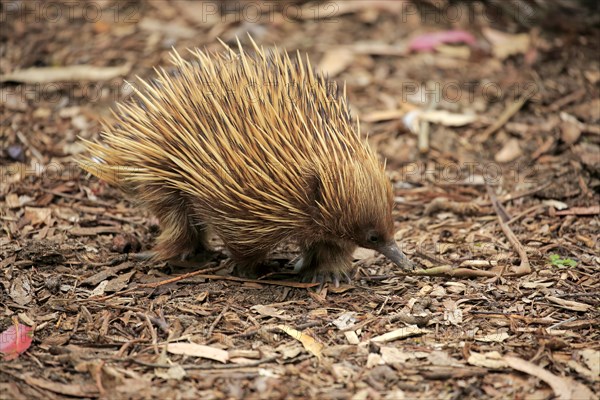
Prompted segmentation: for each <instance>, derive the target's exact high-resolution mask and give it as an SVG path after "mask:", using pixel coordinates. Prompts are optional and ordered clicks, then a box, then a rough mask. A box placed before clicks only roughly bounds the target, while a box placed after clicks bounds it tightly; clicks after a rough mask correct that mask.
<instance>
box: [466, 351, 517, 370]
mask: <svg viewBox="0 0 600 400" xmlns="http://www.w3.org/2000/svg"><path fill="white" fill-rule="evenodd" d="M467 362H468V363H469V364H471V365H474V366H476V367H484V368H491V369H502V368H506V367H507V366H508V364H507V363H506V361H505V360H504V359H503V358H502V356H501V355H500V353H498V352H497V351H490V352H489V353H476V352H474V351H472V352H471V354H469V359H468V360H467Z"/></svg>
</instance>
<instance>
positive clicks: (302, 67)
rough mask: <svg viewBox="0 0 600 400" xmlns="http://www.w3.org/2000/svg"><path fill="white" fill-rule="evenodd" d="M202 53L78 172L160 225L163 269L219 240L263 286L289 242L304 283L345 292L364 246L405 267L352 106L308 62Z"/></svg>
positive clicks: (120, 112) (175, 57) (260, 52)
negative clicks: (126, 197)
mask: <svg viewBox="0 0 600 400" xmlns="http://www.w3.org/2000/svg"><path fill="white" fill-rule="evenodd" d="M224 46H225V47H226V51H225V52H224V53H223V54H212V53H206V52H202V51H200V50H195V51H194V52H193V53H192V54H193V56H194V57H195V60H194V62H189V61H185V60H184V59H183V58H182V57H181V56H180V55H179V54H178V53H177V52H175V51H173V53H172V54H171V59H172V62H173V63H174V65H175V67H176V70H177V73H176V74H168V73H166V72H165V70H163V69H160V70H157V74H158V77H157V79H156V83H155V84H149V83H147V82H145V81H143V80H141V89H138V90H136V97H137V101H136V102H132V103H126V104H119V105H118V106H117V110H116V111H115V112H114V116H115V118H116V120H117V123H116V124H114V125H111V126H106V127H105V129H104V131H103V132H102V134H101V138H102V141H101V143H93V142H87V141H86V142H85V144H86V146H87V148H88V150H89V154H90V155H89V157H88V158H82V159H80V160H79V163H80V165H81V166H82V167H83V168H84V169H85V170H86V171H88V172H90V173H91V174H93V175H95V176H97V177H98V178H100V179H103V180H105V181H107V182H109V183H110V184H113V185H115V186H118V187H120V188H121V189H122V190H124V191H126V192H128V193H131V194H132V195H133V196H134V197H135V198H136V199H137V200H138V201H139V203H140V204H141V205H142V206H144V207H146V208H147V209H148V210H149V211H150V212H152V213H153V214H154V215H156V216H157V217H158V219H159V221H160V225H161V235H160V236H159V238H158V242H157V245H156V247H155V248H154V250H153V256H154V257H155V258H156V259H161V260H166V259H171V258H174V257H181V256H185V255H187V254H192V253H197V252H198V251H203V250H207V234H208V232H209V231H211V232H214V233H215V234H216V235H218V236H219V237H220V239H221V240H222V241H223V243H224V245H225V248H226V249H227V252H228V254H229V255H230V257H231V259H232V260H233V262H234V263H235V265H236V268H235V271H236V272H237V273H238V274H240V275H244V276H253V275H255V274H256V273H257V271H258V270H257V268H258V267H259V266H260V265H261V264H262V263H263V262H264V261H265V260H266V259H267V257H268V256H269V254H270V253H271V252H272V251H273V250H274V249H275V248H276V247H277V246H279V245H280V244H282V243H284V242H293V243H295V244H297V245H298V246H299V247H300V249H301V251H302V256H301V258H300V260H299V262H298V263H297V267H298V269H299V271H300V273H301V275H302V277H303V279H304V280H305V281H318V282H327V281H331V282H333V283H334V284H336V285H338V284H339V282H340V280H342V279H349V278H348V276H349V273H350V271H351V269H352V253H353V251H354V249H355V248H356V247H357V246H361V247H366V248H370V249H374V250H376V251H378V252H380V253H382V254H384V255H385V256H387V257H388V258H389V259H390V260H391V261H393V262H394V263H395V264H396V265H397V266H399V267H401V268H409V267H412V263H411V262H410V261H409V260H408V259H407V258H406V257H405V255H404V254H403V253H402V252H401V251H400V249H399V248H398V246H397V244H396V242H395V240H394V221H393V218H392V208H393V194H392V189H391V185H390V182H389V180H388V179H387V177H386V175H385V173H384V167H383V165H382V163H380V162H379V160H378V158H377V155H376V154H375V153H374V152H373V150H372V149H371V148H370V147H369V145H368V144H367V142H366V140H364V139H362V138H361V136H360V130H359V128H358V126H357V124H355V123H354V122H353V121H352V118H351V116H350V111H349V107H348V102H347V99H346V95H345V88H344V91H343V92H344V93H339V90H338V87H337V85H336V84H335V82H332V81H328V80H327V79H326V78H325V77H324V76H323V75H321V74H319V73H316V72H314V71H313V69H312V67H311V65H310V62H309V60H308V58H307V59H305V60H303V59H302V57H300V55H299V54H298V55H297V57H296V59H295V60H294V61H292V60H291V59H290V57H289V55H288V54H287V53H286V52H278V51H277V50H274V51H269V52H267V51H265V50H264V49H263V48H262V47H261V48H259V47H258V46H257V45H256V44H255V43H254V41H252V47H253V49H252V50H253V51H252V53H253V54H252V55H250V54H248V53H247V52H246V51H245V50H244V49H243V48H242V46H241V45H240V44H239V41H238V47H239V49H238V51H237V52H235V51H233V50H232V49H230V48H229V47H227V46H226V45H225V44H224Z"/></svg>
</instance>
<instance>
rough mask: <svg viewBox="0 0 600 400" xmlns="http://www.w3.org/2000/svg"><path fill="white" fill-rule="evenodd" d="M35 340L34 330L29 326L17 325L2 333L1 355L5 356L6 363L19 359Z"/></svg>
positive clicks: (0, 339)
mask: <svg viewBox="0 0 600 400" xmlns="http://www.w3.org/2000/svg"><path fill="white" fill-rule="evenodd" d="M32 340H33V329H32V328H30V327H29V326H27V325H23V324H16V325H13V326H11V327H9V328H8V329H7V330H5V331H4V332H2V333H0V353H2V354H4V361H9V360H13V359H15V358H17V357H18V356H19V354H21V353H24V352H25V351H26V350H27V349H28V348H29V346H31V342H32Z"/></svg>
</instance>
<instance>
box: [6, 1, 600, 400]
mask: <svg viewBox="0 0 600 400" xmlns="http://www.w3.org/2000/svg"><path fill="white" fill-rule="evenodd" d="M498 4H500V5H498ZM594 7H596V9H594ZM0 10H1V17H0V18H1V19H0V24H1V25H2V28H0V29H1V34H0V38H1V39H0V42H1V43H0V54H1V60H0V73H1V79H0V81H1V83H0V93H1V101H0V109H1V110H2V113H1V118H0V128H1V133H0V140H1V143H2V146H1V148H0V221H1V225H0V227H1V229H0V283H1V285H0V305H1V309H0V312H1V317H0V331H5V330H7V329H9V328H10V327H11V326H20V327H23V326H28V327H32V328H33V329H32V331H31V333H30V336H32V337H33V342H32V344H31V346H30V347H29V348H28V349H27V351H25V352H24V353H23V354H21V355H20V356H19V357H17V358H15V359H12V360H6V359H5V360H4V361H2V362H0V397H1V398H3V399H38V398H39V399H62V398H106V399H142V398H157V399H213V398H215V399H221V398H276V399H279V398H281V399H283V398H315V399H347V398H352V399H463V398H489V399H506V398H518V399H551V398H560V399H589V398H598V393H599V392H600V378H599V371H600V344H599V343H600V330H599V329H598V326H599V324H600V312H599V310H600V309H599V307H600V275H599V272H600V256H599V254H600V251H599V250H600V248H599V244H598V238H599V236H600V217H599V215H600V206H599V203H600V202H599V199H600V195H599V188H600V180H599V179H600V147H599V146H600V97H599V82H600V62H599V59H598V48H599V46H600V41H599V37H600V36H599V26H600V25H599V21H600V18H599V13H598V10H597V5H595V2H575V1H550V0H546V1H542V0H539V1H526V0H522V1H507V2H496V3H494V2H483V3H482V2H472V1H464V2H446V1H424V0H423V1H417V2H405V1H397V2H394V1H347V2H341V1H339V2H332V3H302V2H281V3H276V2H263V3H259V2H252V1H231V2H227V3H212V2H185V1H169V2H167V1H154V2H143V3H138V2H113V1H108V0H102V1H94V2H83V1H81V2H80V1H65V2H61V1H52V2H42V3H39V2H33V1H7V2H2V4H1V5H0ZM449 30H453V32H448V31H449ZM432 32H438V38H439V37H441V38H442V40H443V41H446V42H453V43H445V44H442V45H435V49H434V50H428V49H427V47H428V46H429V45H428V44H427V43H430V41H431V36H423V35H424V34H426V33H432ZM247 33H250V34H251V35H252V37H253V38H254V39H255V40H256V42H258V43H259V44H261V45H264V46H265V47H272V46H273V45H276V46H277V47H278V48H279V49H286V50H287V51H289V52H295V51H296V50H299V51H300V52H301V53H307V54H308V55H309V57H310V59H311V60H312V61H313V63H314V65H316V66H317V68H318V69H320V70H323V71H326V72H327V73H328V74H329V76H330V77H331V79H334V80H336V81H339V82H342V81H345V82H346V85H347V93H348V96H349V99H350V103H351V105H352V110H353V113H354V114H355V116H358V117H359V118H360V120H361V130H362V132H364V133H366V132H368V133H369V141H370V142H371V144H372V145H373V146H374V147H375V148H376V149H377V150H378V151H379V153H380V154H381V155H382V157H385V159H386V160H387V169H388V171H389V176H390V178H391V179H392V182H393V184H394V190H395V196H396V207H395V210H394V216H395V219H396V223H397V229H398V233H397V240H398V242H399V243H400V244H401V245H402V248H403V250H404V251H405V252H406V254H408V255H409V256H410V258H411V259H412V260H413V261H414V262H415V263H416V264H417V265H418V266H419V269H418V271H417V272H415V273H410V274H406V273H405V272H404V271H399V270H398V269H397V268H395V267H394V266H393V265H392V264H391V263H390V262H388V261H387V260H386V259H384V258H383V257H382V256H380V255H378V254H375V253H373V252H369V251H362V250H360V251H357V253H356V254H355V256H356V257H355V258H356V273H355V276H354V281H353V283H352V284H350V285H342V286H341V287H340V288H334V287H330V286H328V285H327V286H325V287H323V288H318V287H315V286H314V285H310V284H304V283H299V282H298V281H297V280H295V278H294V276H293V274H292V273H291V267H290V265H289V263H288V261H290V260H293V259H294V257H296V256H297V254H296V252H295V250H294V249H293V248H283V249H281V250H280V251H279V252H278V253H277V254H275V255H274V256H273V258H274V260H275V261H277V262H278V263H280V264H281V265H282V267H283V272H282V273H281V274H279V275H276V276H269V277H267V278H266V279H264V280H261V281H252V280H247V279H239V278H235V277H232V276H231V275H230V274H229V272H230V269H229V268H228V267H229V263H228V262H227V259H226V257H225V256H224V255H223V254H222V253H220V252H217V253H215V255H214V256H213V257H212V258H211V259H209V260H205V261H203V262H195V263H193V262H188V263H183V262H182V263H170V264H169V263H156V262H149V261H139V260H138V259H136V258H135V256H133V254H135V253H137V252H140V251H144V250H148V249H150V248H151V247H152V245H153V243H154V240H155V238H156V236H157V233H158V227H157V225H156V224H157V220H156V218H155V217H154V216H152V215H148V213H146V212H145V210H143V209H139V208H136V207H135V205H134V203H132V202H131V201H130V199H128V198H127V197H125V196H124V195H122V194H121V193H119V192H118V191H117V190H115V189H114V188H111V187H109V186H107V185H106V184H105V183H103V182H101V181H99V180H97V179H96V178H93V177H90V176H88V175H86V174H85V173H83V172H82V171H80V170H79V169H78V168H77V166H75V164H74V163H73V157H74V156H76V155H77V154H80V153H81V152H82V151H83V147H82V145H81V143H80V142H79V141H78V136H80V137H83V138H96V137H98V134H99V132H100V130H101V120H103V119H107V121H108V122H109V123H110V120H111V115H110V108H111V107H114V105H115V102H117V101H123V100H125V99H127V98H129V97H130V96H131V87H130V86H129V85H128V84H127V83H125V81H128V82H131V83H132V84H133V85H135V79H136V78H135V77H136V76H140V77H144V78H147V77H152V76H153V69H152V68H153V67H154V66H163V67H168V66H169V58H168V53H169V51H170V49H171V48H172V47H174V48H175V49H177V50H178V51H179V52H180V53H181V54H186V51H185V49H186V48H194V47H200V48H206V49H207V50H210V51H220V49H221V48H222V47H221V45H220V44H219V42H218V40H217V38H221V39H222V40H223V41H225V42H226V43H228V44H231V45H233V44H234V43H235V37H236V36H239V37H240V40H241V42H242V43H244V44H248V43H249V42H248V39H247ZM74 66H79V67H75V68H73V67H74ZM50 67H51V68H52V70H51V71H50V72H49V70H48V68H50ZM214 244H215V247H216V249H217V250H219V249H220V247H219V243H218V240H216V239H215V241H214ZM0 339H1V340H0V341H3V342H8V341H9V336H8V335H4V334H3V335H2V336H1V337H0Z"/></svg>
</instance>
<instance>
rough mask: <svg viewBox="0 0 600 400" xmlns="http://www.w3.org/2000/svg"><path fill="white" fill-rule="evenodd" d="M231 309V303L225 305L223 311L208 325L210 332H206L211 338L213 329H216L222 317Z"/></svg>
mask: <svg viewBox="0 0 600 400" xmlns="http://www.w3.org/2000/svg"><path fill="white" fill-rule="evenodd" d="M228 310H229V305H226V306H225V307H223V310H221V312H220V313H219V315H217V318H215V320H214V321H213V322H212V324H210V326H209V327H208V332H206V337H207V338H210V337H211V336H212V333H213V331H214V330H215V327H216V326H217V324H218V323H219V321H221V318H223V315H224V314H225V313H226V312H227V311H228Z"/></svg>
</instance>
